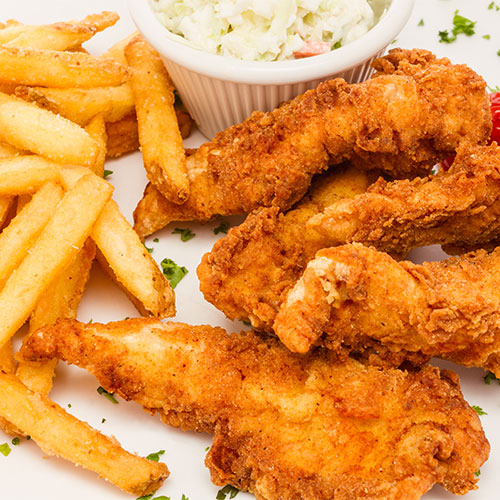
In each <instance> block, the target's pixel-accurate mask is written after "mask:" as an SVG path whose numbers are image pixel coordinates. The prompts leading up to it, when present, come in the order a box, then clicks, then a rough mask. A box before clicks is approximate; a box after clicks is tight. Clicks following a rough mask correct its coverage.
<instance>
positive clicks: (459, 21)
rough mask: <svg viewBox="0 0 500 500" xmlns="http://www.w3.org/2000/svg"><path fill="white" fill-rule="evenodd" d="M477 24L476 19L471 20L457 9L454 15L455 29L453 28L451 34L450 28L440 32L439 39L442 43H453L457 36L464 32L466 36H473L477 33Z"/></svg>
mask: <svg viewBox="0 0 500 500" xmlns="http://www.w3.org/2000/svg"><path fill="white" fill-rule="evenodd" d="M475 26H476V21H471V20H470V19H467V18H466V17H464V16H461V15H460V14H459V13H458V10H456V11H455V15H454V16H453V29H452V30H451V35H450V33H449V32H448V30H444V31H440V32H439V41H440V42H441V43H453V42H454V41H455V40H456V39H457V36H458V35H460V34H463V35H465V36H472V35H474V34H475V33H476V31H475V30H474V27H475Z"/></svg>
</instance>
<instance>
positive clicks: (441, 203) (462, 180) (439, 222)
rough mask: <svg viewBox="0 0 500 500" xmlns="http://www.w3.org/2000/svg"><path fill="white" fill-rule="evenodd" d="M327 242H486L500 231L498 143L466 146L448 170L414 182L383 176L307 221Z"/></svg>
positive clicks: (395, 247) (403, 245) (401, 246)
mask: <svg viewBox="0 0 500 500" xmlns="http://www.w3.org/2000/svg"><path fill="white" fill-rule="evenodd" d="M308 226H309V228H310V229H315V230H317V231H318V232H320V233H321V234H322V235H323V237H324V240H325V241H327V242H328V243H329V244H328V246H337V245H341V244H344V243H351V242H359V243H363V244H365V245H373V246H374V247H376V248H378V249H381V250H384V251H386V252H396V251H400V252H403V253H406V252H407V251H408V250H410V249H411V248H415V247H421V246H426V245H432V244H441V245H447V244H453V245H454V246H457V247H471V246H476V245H484V244H485V243H488V242H490V241H492V240H496V239H498V237H499V235H500V147H499V146H498V145H497V144H496V143H493V144H492V145H491V146H483V147H481V146H472V145H463V146H461V147H460V148H459V151H458V155H457V158H456V160H455V162H454V163H453V166H452V167H451V169H450V170H449V171H448V172H440V173H439V174H438V175H436V176H430V177H427V178H424V179H415V180H413V181H405V180H400V181H394V182H389V183H388V182H385V181H384V180H383V179H379V181H378V182H377V183H375V184H374V185H373V186H371V187H370V188H369V189H368V190H367V192H366V193H363V194H360V195H359V196H356V197H354V198H353V199H349V200H348V199H343V200H339V201H337V202H335V203H334V204H333V205H331V206H330V207H328V208H326V209H325V210H324V211H323V212H322V213H320V214H317V215H315V216H313V217H312V218H311V220H310V221H309V222H308Z"/></svg>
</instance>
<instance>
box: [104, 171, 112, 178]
mask: <svg viewBox="0 0 500 500" xmlns="http://www.w3.org/2000/svg"><path fill="white" fill-rule="evenodd" d="M112 173H113V170H105V171H104V175H103V178H104V179H106V177H109V176H110V175H111V174H112Z"/></svg>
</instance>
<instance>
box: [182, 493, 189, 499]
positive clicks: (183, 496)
mask: <svg viewBox="0 0 500 500" xmlns="http://www.w3.org/2000/svg"><path fill="white" fill-rule="evenodd" d="M181 500H189V498H188V497H187V496H186V495H184V493H183V494H182V498H181Z"/></svg>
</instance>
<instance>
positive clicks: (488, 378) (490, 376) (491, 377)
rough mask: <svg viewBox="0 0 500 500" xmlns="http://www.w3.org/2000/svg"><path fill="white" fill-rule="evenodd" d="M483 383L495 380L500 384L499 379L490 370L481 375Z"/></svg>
mask: <svg viewBox="0 0 500 500" xmlns="http://www.w3.org/2000/svg"><path fill="white" fill-rule="evenodd" d="M483 380H484V383H485V384H488V385H490V384H491V381H492V380H496V381H497V382H498V385H500V379H498V378H497V377H496V375H495V374H494V373H492V372H488V373H487V374H486V375H485V376H484V377H483Z"/></svg>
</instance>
